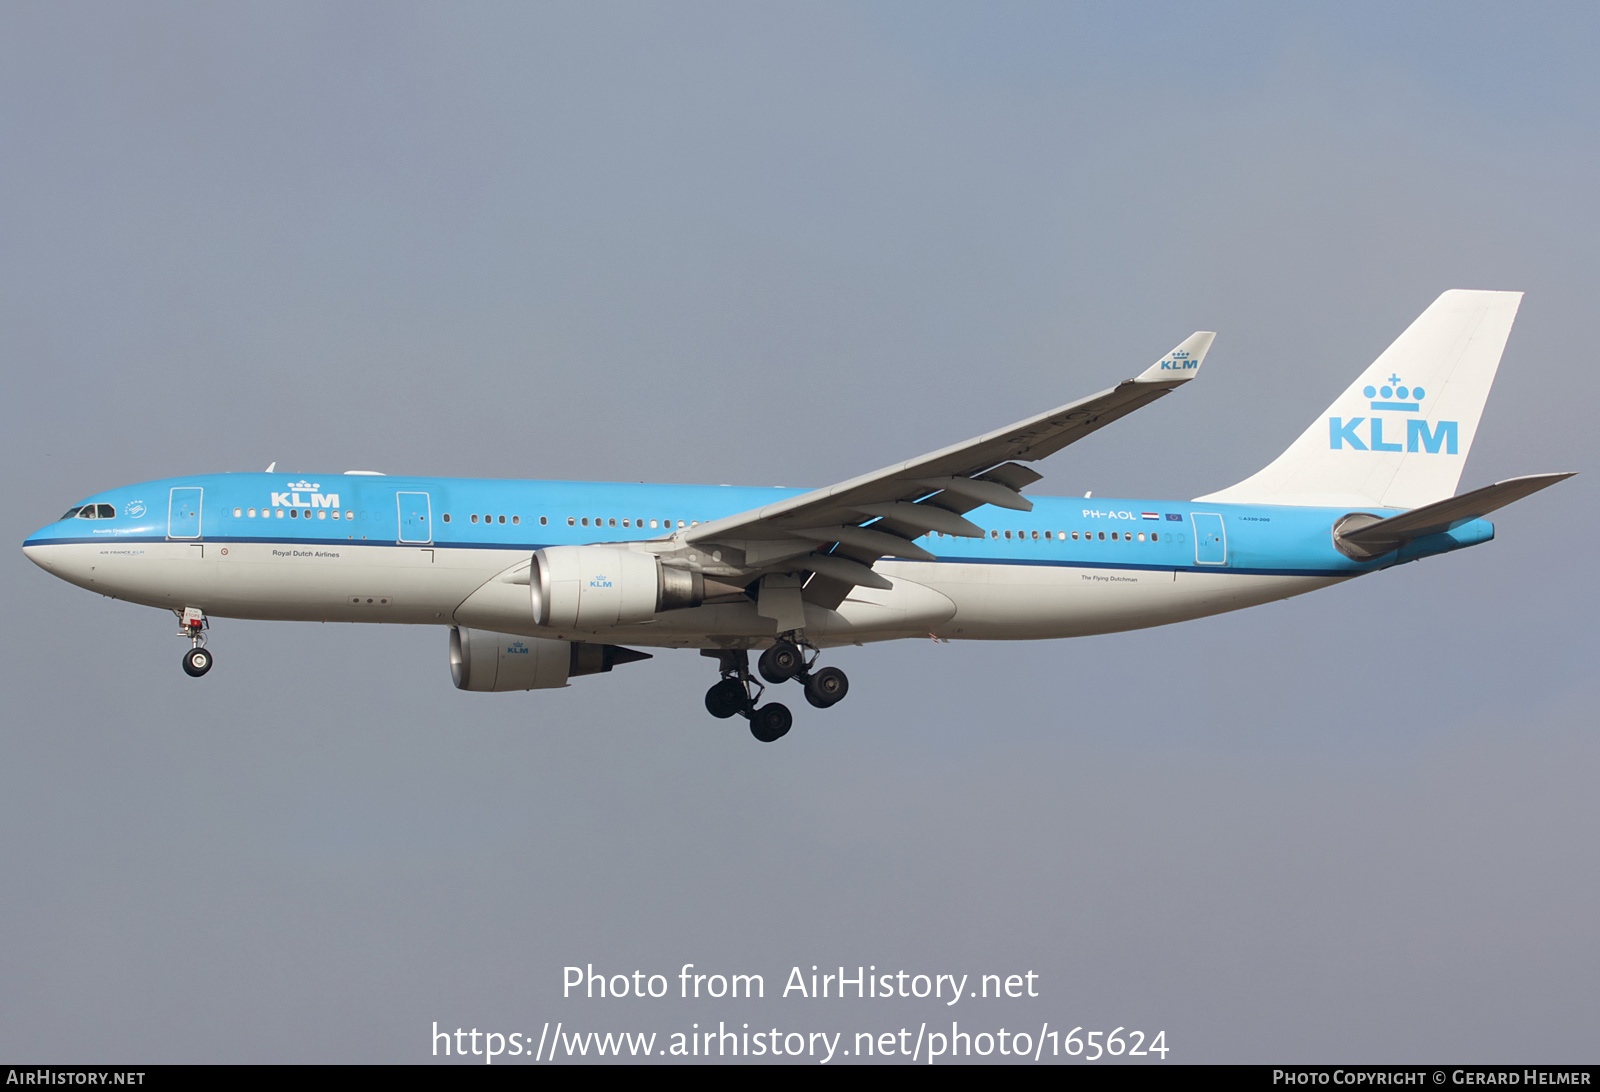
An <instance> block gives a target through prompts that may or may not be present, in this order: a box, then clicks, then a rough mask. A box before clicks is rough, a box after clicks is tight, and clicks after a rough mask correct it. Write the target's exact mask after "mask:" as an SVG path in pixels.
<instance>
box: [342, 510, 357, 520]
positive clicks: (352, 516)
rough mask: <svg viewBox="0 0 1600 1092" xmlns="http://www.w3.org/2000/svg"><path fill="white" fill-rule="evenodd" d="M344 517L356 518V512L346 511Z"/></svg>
mask: <svg viewBox="0 0 1600 1092" xmlns="http://www.w3.org/2000/svg"><path fill="white" fill-rule="evenodd" d="M344 518H345V519H355V518H356V514H355V513H354V512H346V513H345V514H344Z"/></svg>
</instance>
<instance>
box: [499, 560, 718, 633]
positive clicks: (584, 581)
mask: <svg viewBox="0 0 1600 1092" xmlns="http://www.w3.org/2000/svg"><path fill="white" fill-rule="evenodd" d="M713 583H715V582H713ZM528 584H529V586H530V588H531V589H532V593H533V618H534V621H535V622H537V623H538V624H539V625H541V626H552V627H554V628H556V629H600V628H604V627H606V626H616V625H627V624H629V623H632V622H648V621H649V620H650V619H651V618H654V617H655V616H656V614H657V613H658V612H660V611H664V610H674V609H676V608H679V607H697V606H699V605H700V604H701V603H703V602H705V598H706V581H705V578H704V577H703V576H701V575H700V574H699V573H696V572H689V571H688V570H686V569H673V568H668V567H667V566H665V565H662V564H661V560H660V559H659V558H657V557H655V556H654V555H652V554H645V553H638V552H636V551H633V550H616V549H612V548H610V547H608V546H551V547H548V548H546V549H543V550H539V551H537V552H536V553H535V554H534V555H533V571H532V572H531V573H530V574H529V580H528ZM714 590H719V591H728V592H735V593H737V592H739V591H740V589H738V588H716V589H714Z"/></svg>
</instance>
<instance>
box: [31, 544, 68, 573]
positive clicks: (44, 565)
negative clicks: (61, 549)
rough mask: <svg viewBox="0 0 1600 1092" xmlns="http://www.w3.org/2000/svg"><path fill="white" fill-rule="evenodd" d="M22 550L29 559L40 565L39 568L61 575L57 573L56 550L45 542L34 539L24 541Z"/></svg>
mask: <svg viewBox="0 0 1600 1092" xmlns="http://www.w3.org/2000/svg"><path fill="white" fill-rule="evenodd" d="M22 552H23V554H24V555H26V556H27V558H28V560H29V561H31V562H33V563H34V564H35V565H37V566H39V568H41V569H43V570H44V571H45V572H47V573H51V574H55V575H59V574H58V573H56V558H55V553H56V551H54V550H52V549H51V548H50V547H49V546H48V545H46V544H45V543H41V542H32V541H29V542H24V543H23V544H22Z"/></svg>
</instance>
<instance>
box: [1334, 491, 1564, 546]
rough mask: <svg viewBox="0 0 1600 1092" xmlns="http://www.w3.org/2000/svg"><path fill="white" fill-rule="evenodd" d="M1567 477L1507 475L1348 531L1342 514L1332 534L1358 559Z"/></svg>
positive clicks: (1448, 526) (1466, 519)
mask: <svg viewBox="0 0 1600 1092" xmlns="http://www.w3.org/2000/svg"><path fill="white" fill-rule="evenodd" d="M1570 477H1572V474H1571V473H1567V474H1528V475H1525V476H1523V477H1520V478H1507V479H1506V480H1505V481H1503V482H1495V483H1494V484H1493V485H1486V486H1484V487H1483V488H1482V489H1474V490H1473V491H1472V492H1470V493H1463V494H1461V496H1459V497H1451V498H1449V499H1448V500H1442V501H1435V502H1434V503H1432V504H1425V505H1423V506H1422V507H1421V508H1413V509H1412V510H1411V511H1409V512H1402V513H1401V514H1400V515H1398V516H1390V517H1389V518H1388V519H1379V520H1376V521H1374V522H1363V523H1362V524H1361V525H1359V526H1351V527H1349V529H1348V530H1346V529H1344V528H1345V526H1346V525H1348V524H1349V523H1350V522H1353V521H1354V520H1355V519H1356V518H1357V517H1356V516H1346V517H1345V518H1344V519H1343V520H1340V521H1339V522H1340V526H1339V527H1338V528H1336V529H1335V531H1334V537H1335V539H1336V541H1337V543H1338V546H1339V548H1340V549H1341V550H1342V551H1344V552H1345V553H1346V554H1349V555H1350V556H1352V557H1356V558H1360V559H1362V560H1365V559H1367V558H1372V557H1377V556H1378V555H1380V554H1386V553H1388V552H1389V551H1390V550H1393V549H1395V548H1397V547H1399V546H1400V545H1402V544H1404V543H1406V542H1409V541H1411V540H1412V539H1414V538H1422V537H1423V536H1425V535H1437V534H1442V533H1444V532H1445V531H1450V530H1454V529H1455V528H1457V527H1459V526H1461V525H1462V524H1463V523H1468V522H1470V521H1472V520H1475V519H1481V518H1482V517H1484V516H1486V515H1488V514H1489V513H1490V512H1493V511H1495V510H1496V509H1498V508H1504V507H1505V506H1506V505H1508V504H1510V503H1511V502H1512V501H1519V500H1521V499H1522V498H1523V497H1526V496H1529V495H1530V494H1533V493H1537V492H1538V491H1539V490H1541V489H1545V488H1548V487H1549V486H1552V485H1554V484H1556V482H1559V481H1564V480H1565V479H1567V478H1570ZM1369 518H1370V517H1369Z"/></svg>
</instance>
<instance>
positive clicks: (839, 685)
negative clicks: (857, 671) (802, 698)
mask: <svg viewBox="0 0 1600 1092" xmlns="http://www.w3.org/2000/svg"><path fill="white" fill-rule="evenodd" d="M848 693H850V679H849V678H848V677H847V676H846V675H845V673H844V672H843V671H840V670H839V669H838V668H837V667H825V668H823V669H822V670H821V671H813V672H812V673H811V675H810V676H809V677H808V678H807V679H806V701H808V702H810V703H811V704H812V705H814V706H816V707H817V708H818V709H826V708H828V706H830V705H834V704H836V703H838V702H839V701H840V700H842V699H843V698H844V696H845V695H846V694H848Z"/></svg>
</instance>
